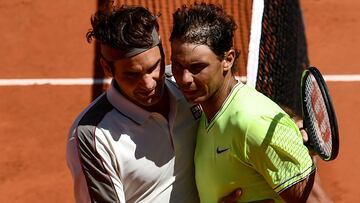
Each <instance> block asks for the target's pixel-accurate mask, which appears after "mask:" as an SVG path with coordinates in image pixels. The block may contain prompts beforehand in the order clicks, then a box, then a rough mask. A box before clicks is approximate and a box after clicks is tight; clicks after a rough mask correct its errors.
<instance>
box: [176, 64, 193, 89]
mask: <svg viewBox="0 0 360 203" xmlns="http://www.w3.org/2000/svg"><path fill="white" fill-rule="evenodd" d="M180 72H181V73H180V77H178V78H179V79H180V81H179V83H181V84H183V85H189V84H191V83H192V81H193V78H192V74H191V72H190V71H189V70H188V69H186V68H185V69H183V70H182V71H180Z"/></svg>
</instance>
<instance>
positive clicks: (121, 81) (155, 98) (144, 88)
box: [112, 46, 165, 108]
mask: <svg viewBox="0 0 360 203" xmlns="http://www.w3.org/2000/svg"><path fill="white" fill-rule="evenodd" d="M162 60H163V59H162V57H161V54H160V49H159V47H158V46H155V47H153V48H151V49H149V50H147V51H145V52H143V53H140V54H138V55H136V56H133V57H131V58H125V59H120V60H116V61H115V62H114V63H113V65H114V68H113V73H112V74H113V77H114V79H115V80H116V82H117V84H118V85H119V87H120V91H121V93H122V94H123V95H124V96H126V97H127V98H128V99H129V100H130V101H132V102H133V103H135V104H137V105H139V106H141V107H145V108H149V107H151V106H153V105H155V104H156V103H157V102H159V100H160V99H161V97H162V94H163V91H164V80H165V76H164V71H165V66H164V63H162Z"/></svg>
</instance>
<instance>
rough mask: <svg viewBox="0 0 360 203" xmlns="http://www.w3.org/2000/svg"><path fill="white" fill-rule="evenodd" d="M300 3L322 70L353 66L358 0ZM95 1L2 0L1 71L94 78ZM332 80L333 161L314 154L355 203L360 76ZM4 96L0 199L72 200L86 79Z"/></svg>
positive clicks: (336, 191)
mask: <svg viewBox="0 0 360 203" xmlns="http://www.w3.org/2000/svg"><path fill="white" fill-rule="evenodd" d="M137 2H139V3H142V2H145V1H144V0H142V1H137ZM160 2H162V4H166V2H167V1H166V0H162V1H160ZM171 2H172V1H171ZM174 2H177V1H174ZM221 2H222V1H221ZM301 3H302V7H303V14H304V20H305V26H306V34H307V39H308V48H309V57H310V62H311V64H312V65H314V66H317V67H318V68H319V69H320V70H321V71H322V72H323V73H324V74H351V73H352V74H356V73H359V72H358V69H357V68H359V67H360V62H359V60H358V55H359V54H358V50H357V49H358V47H360V12H358V11H359V9H360V1H357V0H342V1H338V0H303V1H301ZM176 6H179V5H175V7H176ZM243 6H244V5H243ZM95 9H96V1H35V0H33V1H32V0H14V1H1V3H0V25H1V32H0V36H1V39H2V42H1V47H2V48H1V49H0V55H1V56H2V57H1V61H0V67H1V68H0V79H4V78H77V77H92V74H93V70H92V67H93V57H94V49H93V45H92V44H88V43H87V42H86V41H85V37H84V34H85V33H86V31H87V30H88V28H89V27H90V25H89V17H90V15H91V14H92V13H93V12H94V11H95ZM163 17H164V16H163ZM328 85H329V89H330V91H331V95H332V97H333V103H334V106H335V109H336V113H337V117H338V122H339V128H340V129H339V130H340V136H341V139H340V141H341V142H340V154H339V156H338V158H337V159H336V160H334V161H331V162H324V161H319V164H320V167H319V171H320V174H321V177H322V182H323V184H324V186H325V189H326V190H327V191H328V192H329V194H330V196H331V197H332V198H333V199H334V200H335V201H336V202H360V195H359V194H358V191H359V189H358V188H357V185H358V183H359V182H360V176H359V175H358V173H357V169H358V168H359V167H360V159H359V158H358V157H357V145H356V144H357V143H360V137H358V136H357V133H359V131H360V125H359V124H358V123H357V121H359V120H360V115H359V114H358V112H360V107H359V106H360V95H359V89H360V82H329V83H328ZM0 97H1V99H0V118H1V122H0V143H2V147H1V148H0V202H61V203H65V202H73V194H72V180H71V177H70V173H69V172H68V169H67V167H66V161H65V143H66V136H67V130H68V128H69V126H70V124H71V122H72V120H73V119H74V118H75V116H76V115H77V114H78V113H79V112H80V111H81V110H82V109H83V108H84V107H85V106H86V105H87V104H88V103H89V102H90V101H91V98H92V87H90V86H49V85H45V86H25V87H19V86H13V87H3V86H0Z"/></svg>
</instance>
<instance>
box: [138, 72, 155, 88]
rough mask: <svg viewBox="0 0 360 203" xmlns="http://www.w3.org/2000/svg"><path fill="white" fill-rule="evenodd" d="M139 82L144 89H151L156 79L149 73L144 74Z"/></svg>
mask: <svg viewBox="0 0 360 203" xmlns="http://www.w3.org/2000/svg"><path fill="white" fill-rule="evenodd" d="M141 84H142V85H143V87H144V89H147V90H152V89H154V88H155V86H156V81H155V80H154V78H153V76H152V75H151V74H145V75H144V76H143V77H142V80H141Z"/></svg>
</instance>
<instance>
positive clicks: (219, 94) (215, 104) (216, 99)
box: [201, 74, 237, 122]
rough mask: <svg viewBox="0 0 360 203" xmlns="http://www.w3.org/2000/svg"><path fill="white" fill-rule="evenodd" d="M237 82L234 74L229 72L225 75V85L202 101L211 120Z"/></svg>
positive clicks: (202, 105) (204, 109) (208, 118)
mask: <svg viewBox="0 0 360 203" xmlns="http://www.w3.org/2000/svg"><path fill="white" fill-rule="evenodd" d="M236 84H237V81H236V79H235V77H234V76H232V75H231V74H228V75H227V76H225V80H224V83H223V85H222V86H221V87H220V88H219V89H218V90H217V91H216V92H215V93H214V94H213V95H212V96H211V97H210V98H209V99H208V100H206V101H205V102H202V103H201V107H202V108H203V111H204V113H205V115H206V118H207V120H208V121H209V122H210V121H211V120H212V119H213V117H214V116H215V114H216V113H217V112H218V111H219V110H220V108H221V107H222V105H223V104H224V102H225V100H226V98H227V97H228V96H229V94H230V92H231V90H232V89H233V87H234V86H235V85H236Z"/></svg>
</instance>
